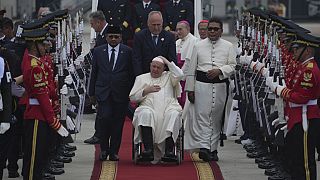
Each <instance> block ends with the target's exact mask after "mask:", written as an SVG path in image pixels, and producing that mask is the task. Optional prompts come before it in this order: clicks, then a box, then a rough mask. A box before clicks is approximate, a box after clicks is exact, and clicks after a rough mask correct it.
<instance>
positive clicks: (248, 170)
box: [3, 23, 320, 180]
mask: <svg viewBox="0 0 320 180" xmlns="http://www.w3.org/2000/svg"><path fill="white" fill-rule="evenodd" d="M302 26H303V27H307V28H308V29H310V28H311V31H312V34H315V35H320V30H319V29H317V27H319V24H313V23H309V24H308V23H305V24H302ZM84 32H85V33H84V41H83V42H84V44H83V47H84V49H85V51H86V52H87V51H88V50H89V44H88V42H90V37H89V35H90V33H89V32H90V26H89V24H85V30H84ZM223 37H224V38H225V39H227V40H229V41H231V42H233V43H235V42H236V39H235V37H233V36H230V35H225V36H223ZM94 120H95V114H90V115H84V116H83V120H82V125H81V131H80V133H79V134H77V135H76V136H74V143H73V145H76V146H77V148H78V149H77V151H76V156H75V157H73V158H72V160H73V161H72V162H71V163H68V164H65V168H64V170H65V173H64V174H62V175H60V176H56V179H57V180H72V179H74V180H89V179H90V177H91V172H92V169H93V164H94V151H95V149H94V146H93V145H88V144H85V143H84V142H83V141H84V140H85V139H87V138H89V137H91V136H92V135H93V133H94ZM237 138H239V137H236V136H232V137H228V139H227V140H226V141H225V146H224V147H222V148H221V147H219V149H218V152H219V153H218V156H219V161H218V165H219V166H220V168H221V171H222V174H223V177H224V179H225V180H267V179H268V178H267V176H265V175H264V170H262V169H259V168H258V166H257V164H255V163H254V159H249V158H247V157H246V151H245V150H244V149H243V148H242V145H239V144H236V143H234V140H235V139H237ZM129 152H130V153H131V150H128V153H129ZM120 158H121V157H120ZM120 160H121V159H120ZM21 167H22V160H19V168H20V169H19V173H20V172H21ZM317 172H318V173H317V174H318V178H319V175H320V162H319V161H318V162H317ZM3 177H4V180H7V179H8V178H7V177H8V174H7V170H6V169H4V176H3ZM15 179H17V180H18V179H19V180H22V177H21V176H20V177H19V178H15Z"/></svg>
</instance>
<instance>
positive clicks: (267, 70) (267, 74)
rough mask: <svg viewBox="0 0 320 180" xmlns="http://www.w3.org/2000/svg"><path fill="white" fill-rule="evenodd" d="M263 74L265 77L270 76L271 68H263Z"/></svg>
mask: <svg viewBox="0 0 320 180" xmlns="http://www.w3.org/2000/svg"><path fill="white" fill-rule="evenodd" d="M261 74H262V76H263V77H269V74H270V73H269V68H265V67H264V68H262V70H261Z"/></svg>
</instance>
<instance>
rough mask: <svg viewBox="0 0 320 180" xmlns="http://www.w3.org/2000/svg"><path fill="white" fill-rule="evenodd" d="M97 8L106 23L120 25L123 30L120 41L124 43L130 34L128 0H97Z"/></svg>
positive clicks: (129, 7)
mask: <svg viewBox="0 0 320 180" xmlns="http://www.w3.org/2000/svg"><path fill="white" fill-rule="evenodd" d="M97 9H98V10H100V11H102V12H103V14H104V16H105V17H106V21H107V22H108V24H113V25H114V26H120V27H122V30H123V33H122V34H123V37H122V41H123V42H124V43H125V44H126V43H127V40H128V39H129V38H130V36H131V30H130V27H129V25H130V23H131V6H130V2H129V0H102V1H99V2H98V7H97Z"/></svg>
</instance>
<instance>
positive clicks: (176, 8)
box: [162, 0, 194, 31]
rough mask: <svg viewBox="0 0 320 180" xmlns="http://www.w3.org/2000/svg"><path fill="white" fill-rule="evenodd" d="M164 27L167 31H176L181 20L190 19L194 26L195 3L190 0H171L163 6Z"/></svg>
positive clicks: (191, 24)
mask: <svg viewBox="0 0 320 180" xmlns="http://www.w3.org/2000/svg"><path fill="white" fill-rule="evenodd" d="M162 11H163V27H164V28H165V30H166V31H175V29H176V26H177V23H178V22H179V21H182V20H185V21H188V22H189V24H190V27H193V22H194V14H193V5H192V3H191V2H190V1H189V0H170V1H168V2H167V3H166V4H165V7H164V8H163V10H162Z"/></svg>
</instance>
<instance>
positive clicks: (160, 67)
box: [150, 61, 164, 78]
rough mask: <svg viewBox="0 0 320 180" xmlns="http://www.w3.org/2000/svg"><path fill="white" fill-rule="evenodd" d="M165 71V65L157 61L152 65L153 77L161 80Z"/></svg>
mask: <svg viewBox="0 0 320 180" xmlns="http://www.w3.org/2000/svg"><path fill="white" fill-rule="evenodd" d="M163 71H164V64H163V63H161V62H157V61H152V62H151V64H150V73H151V77H153V78H159V77H160V76H161V75H162V73H163Z"/></svg>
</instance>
